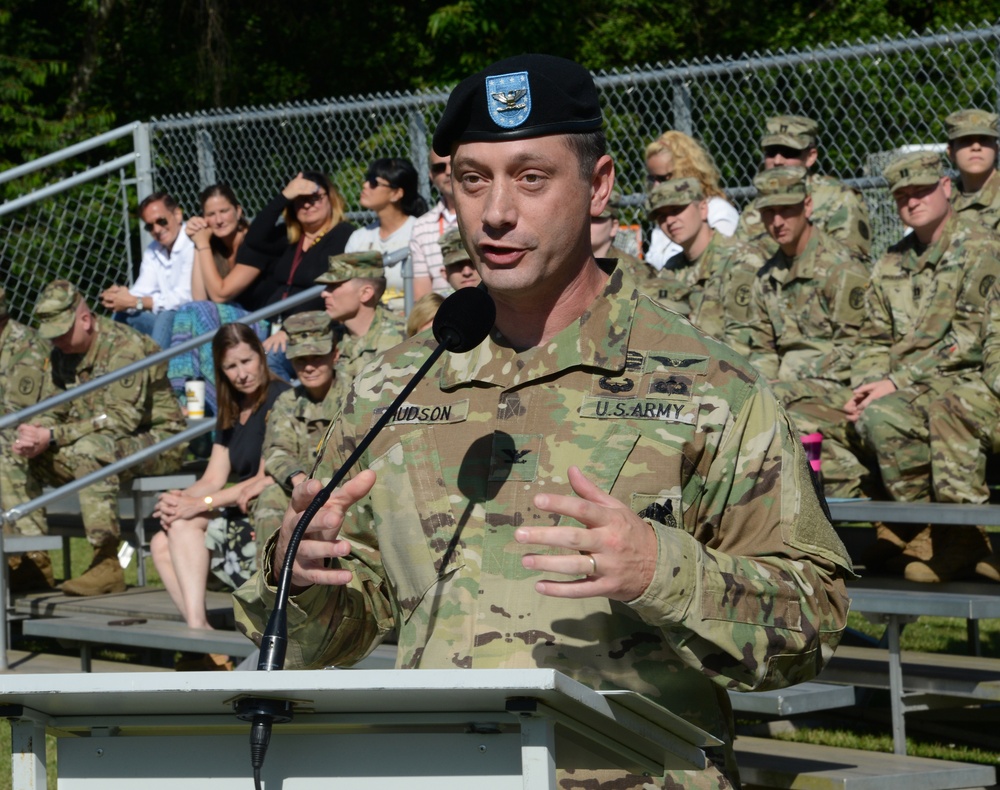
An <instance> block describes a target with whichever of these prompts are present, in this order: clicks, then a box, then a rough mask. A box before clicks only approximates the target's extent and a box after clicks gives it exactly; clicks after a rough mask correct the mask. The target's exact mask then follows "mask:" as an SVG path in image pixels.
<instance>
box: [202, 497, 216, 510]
mask: <svg viewBox="0 0 1000 790" xmlns="http://www.w3.org/2000/svg"><path fill="white" fill-rule="evenodd" d="M203 501H204V503H205V507H208V508H211V507H212V503H213V502H214V501H215V500H214V499H212V497H210V496H207V497H205V499H204V500H203Z"/></svg>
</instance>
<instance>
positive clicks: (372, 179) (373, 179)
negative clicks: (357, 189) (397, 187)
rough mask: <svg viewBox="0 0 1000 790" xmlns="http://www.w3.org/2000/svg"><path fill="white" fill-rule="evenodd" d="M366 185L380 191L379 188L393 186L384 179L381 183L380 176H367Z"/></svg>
mask: <svg viewBox="0 0 1000 790" xmlns="http://www.w3.org/2000/svg"><path fill="white" fill-rule="evenodd" d="M365 183H366V184H368V186H370V187H371V188H372V189H378V188H379V187H390V188H391V187H392V184H390V183H389V182H388V181H386V180H384V179H383V180H382V181H379V180H378V176H365Z"/></svg>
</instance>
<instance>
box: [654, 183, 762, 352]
mask: <svg viewBox="0 0 1000 790" xmlns="http://www.w3.org/2000/svg"><path fill="white" fill-rule="evenodd" d="M646 209H647V211H648V213H649V218H650V219H651V220H653V222H655V223H656V224H657V225H658V226H659V227H660V229H661V230H662V231H663V232H664V233H665V234H666V236H667V238H668V239H670V240H671V241H672V242H673V243H674V244H677V245H678V246H680V248H681V251H680V252H679V253H677V254H676V255H674V256H673V257H671V258H669V259H668V260H667V263H666V266H664V267H663V271H661V272H660V274H659V276H658V277H656V278H655V279H652V280H647V281H645V282H642V283H640V288H641V289H642V291H643V292H645V293H648V294H649V295H650V296H651V297H653V298H654V299H656V300H657V301H658V302H660V303H661V304H663V305H664V306H666V307H669V308H671V309H673V310H677V312H679V313H681V314H682V315H685V316H687V318H688V320H689V321H691V323H692V324H694V325H695V326H696V327H698V328H699V329H701V330H702V331H703V332H705V333H706V334H708V335H711V336H712V337H714V338H715V339H716V340H722V341H723V342H724V343H726V345H728V346H729V347H730V348H731V349H733V350H734V351H737V352H739V353H740V354H743V355H744V356H746V354H747V353H748V352H749V351H750V345H749V342H748V337H747V332H746V331H745V330H738V329H737V327H745V326H746V324H747V319H748V313H747V310H748V308H749V305H750V289H751V286H752V285H753V282H754V280H755V279H756V277H757V272H758V271H759V270H760V268H761V266H763V265H764V256H762V255H761V253H760V250H759V249H757V248H756V247H753V246H751V245H750V244H747V243H746V242H743V241H739V240H738V239H735V238H730V237H728V236H726V235H725V234H723V233H722V232H721V231H719V230H713V229H712V227H711V225H709V224H708V201H707V200H705V194H704V192H703V191H702V187H701V184H700V183H699V182H698V179H696V178H677V179H672V180H669V181H665V182H663V183H662V184H657V185H656V186H655V187H653V191H652V192H650V194H649V197H648V198H647V199H646Z"/></svg>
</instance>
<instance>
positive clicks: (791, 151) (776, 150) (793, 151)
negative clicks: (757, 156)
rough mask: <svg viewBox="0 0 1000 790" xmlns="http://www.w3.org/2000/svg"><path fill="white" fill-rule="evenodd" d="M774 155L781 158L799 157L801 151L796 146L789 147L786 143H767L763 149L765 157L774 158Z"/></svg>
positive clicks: (800, 156)
mask: <svg viewBox="0 0 1000 790" xmlns="http://www.w3.org/2000/svg"><path fill="white" fill-rule="evenodd" d="M776 156H780V157H782V158H783V159H801V158H802V151H800V150H799V149H798V148H789V147H788V146H787V145H769V146H767V148H765V149H764V158H765V159H774V157H776Z"/></svg>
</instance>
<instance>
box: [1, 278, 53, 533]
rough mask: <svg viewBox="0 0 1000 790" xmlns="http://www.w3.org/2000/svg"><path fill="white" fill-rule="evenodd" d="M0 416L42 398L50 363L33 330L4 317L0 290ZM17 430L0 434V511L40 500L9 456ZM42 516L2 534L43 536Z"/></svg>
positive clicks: (22, 466) (37, 513) (45, 343)
mask: <svg viewBox="0 0 1000 790" xmlns="http://www.w3.org/2000/svg"><path fill="white" fill-rule="evenodd" d="M4 321H6V325H4V326H3V328H2V329H0V413H3V414H12V413H13V412H16V411H20V410H21V409H23V408H25V407H27V406H33V405H34V404H36V403H38V401H39V400H40V398H41V393H42V385H43V383H44V381H45V376H46V368H47V367H48V363H49V343H48V341H47V340H43V339H42V338H40V337H39V336H38V333H37V332H35V330H33V329H29V328H28V327H26V326H24V325H23V324H19V323H17V321H15V320H13V319H12V318H8V316H7V304H6V296H5V294H4V291H3V289H0V324H2V323H3V322H4ZM16 438H17V429H16V428H7V429H6V430H4V431H3V432H2V433H0V510H9V509H10V508H12V507H14V505H16V504H23V503H24V502H26V501H28V500H31V499H35V498H36V497H38V496H40V495H41V493H42V491H41V486H39V485H38V483H37V481H34V480H30V479H29V478H28V476H27V473H26V464H24V463H23V462H22V459H20V456H15V455H14V453H13V452H11V449H10V447H11V444H13V442H14V440H15V439H16ZM47 529H48V528H47V525H46V523H45V513H44V512H43V511H41V510H35V511H33V512H31V513H29V514H27V515H26V516H24V517H22V518H20V519H18V520H17V521H16V522H15V523H14V524H12V525H8V524H4V530H5V534H11V533H18V534H21V535H42V534H44V533H45V532H47Z"/></svg>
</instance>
